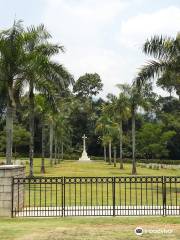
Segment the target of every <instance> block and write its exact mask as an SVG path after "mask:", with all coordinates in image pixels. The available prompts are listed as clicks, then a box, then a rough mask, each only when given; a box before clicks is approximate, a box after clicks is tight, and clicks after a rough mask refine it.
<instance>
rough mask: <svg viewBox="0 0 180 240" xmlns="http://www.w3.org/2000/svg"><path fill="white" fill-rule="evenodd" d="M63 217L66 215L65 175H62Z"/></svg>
mask: <svg viewBox="0 0 180 240" xmlns="http://www.w3.org/2000/svg"><path fill="white" fill-rule="evenodd" d="M62 217H65V177H62Z"/></svg>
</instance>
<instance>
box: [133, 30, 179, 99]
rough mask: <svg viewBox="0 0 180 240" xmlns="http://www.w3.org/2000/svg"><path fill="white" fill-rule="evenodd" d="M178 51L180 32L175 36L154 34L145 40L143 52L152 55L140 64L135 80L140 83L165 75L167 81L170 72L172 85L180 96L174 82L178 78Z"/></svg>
mask: <svg viewBox="0 0 180 240" xmlns="http://www.w3.org/2000/svg"><path fill="white" fill-rule="evenodd" d="M179 51H180V34H177V36H176V38H170V37H162V36H154V37H152V38H151V39H150V40H147V41H146V42H145V44H144V46H143V52H144V53H145V54H146V55H150V56H151V57H153V60H150V61H149V62H148V63H147V64H146V65H144V66H142V68H141V69H140V71H139V73H138V75H137V77H136V79H135V82H136V83H137V84H138V85H140V84H144V83H145V82H147V81H148V80H150V79H153V78H155V77H158V78H159V77H163V78H164V77H166V81H167V82H169V81H171V79H169V77H167V74H170V73H171V75H173V78H174V80H175V81H174V84H173V85H172V86H174V87H175V89H176V90H177V94H178V95H179V98H180V91H178V90H179V87H178V86H179V84H176V79H179V74H180V70H179V64H180V60H179ZM163 85H164V84H163ZM165 85H167V83H165Z"/></svg>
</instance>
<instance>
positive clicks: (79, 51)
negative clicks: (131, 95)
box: [0, 0, 180, 97]
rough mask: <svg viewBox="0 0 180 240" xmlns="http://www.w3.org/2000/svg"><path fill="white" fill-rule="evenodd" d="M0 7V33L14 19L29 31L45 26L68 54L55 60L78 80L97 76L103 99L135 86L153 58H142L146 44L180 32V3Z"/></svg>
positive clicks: (7, 3)
mask: <svg viewBox="0 0 180 240" xmlns="http://www.w3.org/2000/svg"><path fill="white" fill-rule="evenodd" d="M0 6H1V18H0V29H4V28H7V27H10V26H11V25H12V23H13V21H14V19H22V20H23V21H24V25H25V26H29V25H32V24H33V25H38V24H41V23H44V24H45V26H46V27H47V29H48V30H49V32H50V33H51V35H52V37H53V41H54V42H56V43H59V44H60V45H63V46H64V47H65V50H66V51H65V54H60V55H59V56H58V57H57V59H56V60H58V61H59V62H60V63H62V64H63V65H64V66H65V67H66V68H67V69H68V70H69V71H70V72H71V73H72V75H73V76H74V78H75V80H77V79H78V78H79V77H80V76H81V75H83V74H85V73H95V72H97V73H98V74H99V75H100V76H101V79H102V82H103V84H104V87H103V92H102V93H101V95H100V96H101V97H105V96H106V95H107V94H108V93H114V94H117V93H118V89H117V87H116V84H119V83H131V82H132V80H133V79H134V78H135V76H136V74H137V72H138V69H139V68H140V66H141V65H142V64H144V63H145V61H147V59H148V58H147V56H145V55H144V54H143V53H142V45H143V43H144V42H145V41H146V39H148V38H150V37H151V36H153V35H155V34H158V35H164V36H172V37H175V36H176V34H177V32H178V31H180V0H31V1H30V0H0ZM156 91H157V92H158V91H161V90H160V89H158V88H156Z"/></svg>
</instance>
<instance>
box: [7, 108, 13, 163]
mask: <svg viewBox="0 0 180 240" xmlns="http://www.w3.org/2000/svg"><path fill="white" fill-rule="evenodd" d="M13 115H14V108H13V107H12V106H10V104H9V103H8V106H7V112H6V164H7V165H11V161H12V147H13Z"/></svg>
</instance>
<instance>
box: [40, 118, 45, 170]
mask: <svg viewBox="0 0 180 240" xmlns="http://www.w3.org/2000/svg"><path fill="white" fill-rule="evenodd" d="M41 134H42V135H41V144H42V159H41V173H45V165H44V156H45V125H44V121H43V120H42V133H41Z"/></svg>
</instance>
